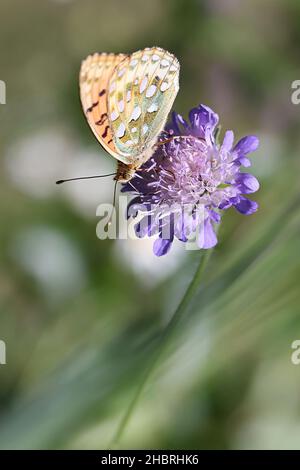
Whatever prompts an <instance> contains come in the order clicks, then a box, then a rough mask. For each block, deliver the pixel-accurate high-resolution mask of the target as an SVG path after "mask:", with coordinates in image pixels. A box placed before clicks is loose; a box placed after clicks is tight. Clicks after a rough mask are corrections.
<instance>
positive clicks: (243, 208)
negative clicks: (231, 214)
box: [233, 196, 258, 215]
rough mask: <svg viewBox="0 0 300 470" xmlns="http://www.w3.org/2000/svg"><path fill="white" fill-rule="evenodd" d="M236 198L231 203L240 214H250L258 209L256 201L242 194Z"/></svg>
mask: <svg viewBox="0 0 300 470" xmlns="http://www.w3.org/2000/svg"><path fill="white" fill-rule="evenodd" d="M236 199H237V201H236V202H234V203H233V205H234V206H235V208H236V210H238V211H239V212H240V213H241V214H244V215H251V214H253V213H254V212H256V211H257V209H258V204H257V202H255V201H251V200H250V199H247V198H246V197H243V196H239V197H238V198H236Z"/></svg>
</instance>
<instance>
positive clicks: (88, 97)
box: [79, 53, 129, 163]
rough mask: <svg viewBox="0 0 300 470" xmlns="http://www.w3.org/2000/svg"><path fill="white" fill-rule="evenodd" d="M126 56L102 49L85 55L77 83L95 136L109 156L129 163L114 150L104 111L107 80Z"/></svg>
mask: <svg viewBox="0 0 300 470" xmlns="http://www.w3.org/2000/svg"><path fill="white" fill-rule="evenodd" d="M126 57H127V56H126V55H125V54H118V55H116V54H105V53H103V54H98V53H96V54H93V55H90V56H88V57H87V58H86V59H85V60H84V61H83V62H82V64H81V68H80V75H79V84H80V98H81V103H82V107H83V111H84V113H85V115H86V118H87V120H88V123H89V125H90V127H91V129H92V131H93V133H94V134H95V136H96V138H97V139H98V141H99V142H100V144H101V145H102V146H103V147H104V149H105V150H107V151H108V152H109V153H110V154H111V155H112V156H113V157H115V158H117V159H118V160H121V161H123V162H124V163H129V160H128V158H126V157H125V156H122V155H120V154H119V153H118V152H117V151H116V147H115V145H114V141H113V136H112V132H111V127H110V125H109V121H108V115H107V102H108V93H109V80H110V77H111V75H112V73H113V72H114V70H115V67H116V66H117V65H118V64H120V63H121V62H122V61H123V60H124V59H125V58H126Z"/></svg>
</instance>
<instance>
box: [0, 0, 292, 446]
mask: <svg viewBox="0 0 300 470" xmlns="http://www.w3.org/2000/svg"><path fill="white" fill-rule="evenodd" d="M0 18H1V28H0V79H1V80H4V81H5V82H6V85H7V104H6V105H1V106H0V121H1V126H0V155H1V163H0V164H1V175H0V178H1V184H0V207H1V226H0V237H1V252H0V255H1V267H0V294H1V316H0V339H2V340H4V341H5V342H6V347H7V364H6V365H1V366H0V447H1V448H25V449H28V448H33V449H45V448H48V449H54V448H62V449H88V448H105V447H106V446H107V445H108V443H109V441H110V439H111V437H112V435H113V433H114V431H115V429H116V427H117V425H118V423H119V420H120V418H121V417H122V415H123V413H124V411H125V409H126V406H127V405H128V403H129V401H130V399H131V397H132V395H133V394H134V391H135V390H136V386H137V384H138V382H139V379H140V377H141V374H142V372H143V370H144V367H145V362H146V361H147V358H148V357H149V355H150V354H151V352H152V350H153V348H154V347H155V339H156V338H157V335H158V334H159V332H160V331H161V329H162V328H163V327H164V325H165V324H166V322H167V321H168V318H169V317H170V315H171V314H172V312H173V311H174V308H175V307H176V305H177V303H178V301H179V300H180V297H181V296H182V294H183V292H184V289H185V286H186V285H187V283H188V281H189V279H190V278H191V276H192V273H193V270H194V269H195V266H196V264H197V261H198V259H199V253H198V252H196V251H189V252H187V251H185V250H184V247H183V246H182V245H181V244H179V246H175V247H174V248H173V249H172V251H171V253H170V254H168V255H167V256H166V257H164V258H161V259H158V258H154V256H153V255H152V254H151V245H152V241H151V240H150V241H149V240H138V241H133V240H131V241H130V240H128V241H127V240H121V241H120V240H119V241H100V240H98V239H97V237H96V233H95V229H96V224H97V222H98V219H97V217H96V207H97V206H98V204H99V203H101V202H110V201H111V196H112V181H111V180H110V179H107V180H105V181H104V180H103V181H99V180H95V181H89V182H84V181H83V182H78V183H72V184H69V185H65V187H57V186H55V184H54V182H55V180H56V179H59V178H62V177H68V176H69V177H70V176H77V175H85V174H86V175H88V174H92V173H94V172H97V173H102V172H104V171H110V170H113V169H114V162H113V161H112V160H113V159H112V158H110V157H109V156H108V155H105V154H104V153H103V151H102V150H101V148H100V146H99V144H97V142H96V141H95V139H94V138H93V137H92V134H91V132H90V130H89V128H88V126H87V124H86V122H85V118H84V116H83V113H82V111H81V106H80V103H79V98H78V70H79V66H80V62H81V60H82V59H83V58H85V56H87V55H88V54H89V53H91V52H95V51H100V52H101V51H108V52H109V51H111V52H132V51H135V50H137V49H140V48H144V47H146V46H154V45H157V46H161V47H163V48H166V49H168V50H170V51H172V52H173V53H175V54H176V56H177V57H178V58H179V60H180V62H181V78H180V84H181V88H180V92H179V94H178V97H177V99H176V102H175V109H176V110H177V111H179V112H181V113H182V114H184V115H187V113H188V111H189V109H190V108H191V107H193V106H195V105H197V104H199V103H200V102H201V103H205V104H207V105H208V106H210V107H212V108H213V109H214V110H215V111H216V112H218V113H219V115H220V120H221V124H222V125H223V130H224V129H233V130H235V133H236V137H237V138H240V137H242V136H243V135H245V134H256V135H258V136H259V138H260V141H261V145H260V149H259V151H258V152H256V153H255V154H254V156H253V157H252V161H253V170H252V171H253V173H254V174H255V175H256V176H257V177H258V178H259V180H260V182H261V190H260V191H259V193H257V194H255V195H254V196H255V197H254V199H256V200H257V201H258V202H259V204H260V209H259V211H258V212H257V213H256V214H255V215H252V216H250V217H243V216H241V215H240V214H237V213H235V212H234V210H230V211H228V213H227V214H226V216H225V217H224V219H223V223H222V227H221V231H220V237H219V238H220V243H219V245H218V247H217V249H216V250H215V252H214V254H213V257H212V259H211V262H210V265H209V269H208V270H207V273H206V276H205V282H204V284H203V287H202V288H201V289H200V292H199V295H198V297H197V298H196V299H195V301H194V302H193V304H192V305H191V308H190V310H189V315H188V316H187V318H186V319H185V321H184V322H182V324H181V325H180V328H178V332H177V335H176V336H175V337H174V339H173V342H172V344H170V346H169V348H168V349H167V351H165V354H164V357H163V358H162V359H161V361H160V364H159V366H158V367H157V369H156V371H155V374H154V375H153V376H152V377H151V380H150V382H149V384H148V386H147V388H146V390H145V393H144V394H143V396H142V399H141V400H140V402H139V403H138V406H137V407H136V409H135V413H134V414H133V417H132V420H131V421H130V423H129V426H128V428H127V429H126V431H125V433H124V435H123V437H122V439H121V441H120V443H119V446H120V447H122V448H133V449H134V448H148V449H149V448H169V449H180V448H184V449H189V448H196V449H205V448H206V449H216V448H219V449H240V448H241V449H246V448H261V449H269V448H272V449H278V448H298V449H299V448H300V393H299V392H300V366H296V365H293V364H292V362H291V353H292V349H291V344H292V342H293V341H294V340H295V339H300V306H299V304H300V289H299V277H300V263H299V249H300V239H299V231H300V222H299V214H300V210H299V201H300V199H299V169H300V165H299V150H300V134H299V124H300V122H299V121H300V105H299V106H296V105H293V104H292V103H291V83H292V82H293V81H294V80H296V79H300V66H299V40H300V2H299V0H272V1H271V0H251V1H250V0H243V1H238V0H206V1H204V0H203V1H200V0H198V1H197V0H166V1H165V0H164V1H162V0H149V1H147V2H144V1H137V0H128V1H124V0H109V1H102V0H84V1H83V0H43V1H40V0H26V1H24V0H1V2H0Z"/></svg>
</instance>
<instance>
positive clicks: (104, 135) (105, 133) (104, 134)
mask: <svg viewBox="0 0 300 470" xmlns="http://www.w3.org/2000/svg"><path fill="white" fill-rule="evenodd" d="M108 129H109V126H106V127H105V130H104V132H103V134H102V137H103V139H105V137H106V136H107V132H108Z"/></svg>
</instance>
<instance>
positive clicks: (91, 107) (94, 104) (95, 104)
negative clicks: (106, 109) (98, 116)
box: [86, 101, 99, 113]
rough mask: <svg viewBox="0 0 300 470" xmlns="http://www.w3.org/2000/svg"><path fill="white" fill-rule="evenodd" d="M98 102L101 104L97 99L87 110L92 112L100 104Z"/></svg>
mask: <svg viewBox="0 0 300 470" xmlns="http://www.w3.org/2000/svg"><path fill="white" fill-rule="evenodd" d="M98 104H99V101H96V102H95V103H93V104H92V106H90V107H89V108H88V109H87V110H86V112H87V113H91V112H92V111H93V109H94V108H95V107H96V106H98Z"/></svg>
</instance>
